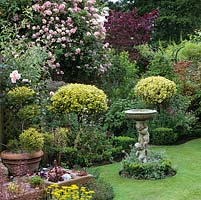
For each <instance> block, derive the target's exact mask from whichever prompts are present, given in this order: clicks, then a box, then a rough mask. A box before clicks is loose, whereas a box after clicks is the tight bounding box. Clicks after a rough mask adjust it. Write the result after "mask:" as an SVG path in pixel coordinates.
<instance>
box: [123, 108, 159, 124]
mask: <svg viewBox="0 0 201 200" xmlns="http://www.w3.org/2000/svg"><path fill="white" fill-rule="evenodd" d="M125 113H126V118H128V119H134V120H136V121H146V120H148V119H152V118H153V117H154V116H155V115H156V113H157V111H156V110H150V109H132V110H126V111H125Z"/></svg>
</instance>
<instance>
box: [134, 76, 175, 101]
mask: <svg viewBox="0 0 201 200" xmlns="http://www.w3.org/2000/svg"><path fill="white" fill-rule="evenodd" d="M176 91H177V89H176V84H175V83H174V82H173V81H170V80H168V79H166V78H164V77H162V76H150V77H148V78H145V79H141V80H140V81H139V82H138V83H137V85H136V86H135V88H134V92H135V94H136V95H137V96H140V97H142V99H143V100H144V101H145V102H146V103H149V104H161V103H163V102H164V101H166V100H168V99H170V98H171V97H172V96H173V95H174V94H175V93H176Z"/></svg>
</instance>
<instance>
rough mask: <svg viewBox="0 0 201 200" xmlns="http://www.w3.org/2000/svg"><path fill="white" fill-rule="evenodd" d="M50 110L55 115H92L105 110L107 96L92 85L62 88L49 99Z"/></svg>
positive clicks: (74, 85)
mask: <svg viewBox="0 0 201 200" xmlns="http://www.w3.org/2000/svg"><path fill="white" fill-rule="evenodd" d="M51 101H52V106H51V110H52V111H54V112H56V113H73V112H74V113H77V114H81V113H82V114H83V113H86V114H93V113H100V112H103V111H106V110H107V96H106V94H105V93H104V92H103V90H100V89H98V88H97V87H95V86H92V85H85V84H76V83H75V84H69V85H66V86H62V87H60V88H59V89H58V91H57V92H55V94H54V95H53V96H52V98H51Z"/></svg>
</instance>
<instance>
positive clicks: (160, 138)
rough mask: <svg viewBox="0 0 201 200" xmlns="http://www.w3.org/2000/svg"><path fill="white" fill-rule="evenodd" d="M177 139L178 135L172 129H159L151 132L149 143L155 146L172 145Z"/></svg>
mask: <svg viewBox="0 0 201 200" xmlns="http://www.w3.org/2000/svg"><path fill="white" fill-rule="evenodd" d="M177 139H178V133H175V132H174V131H173V129H172V128H165V127H159V128H156V129H154V130H153V131H152V132H151V143H152V144H156V145H164V144H165V145H166V144H174V143H175V142H176V141H177Z"/></svg>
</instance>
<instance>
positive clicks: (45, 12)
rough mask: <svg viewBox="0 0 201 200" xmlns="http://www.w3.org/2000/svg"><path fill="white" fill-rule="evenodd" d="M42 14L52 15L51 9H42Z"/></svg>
mask: <svg viewBox="0 0 201 200" xmlns="http://www.w3.org/2000/svg"><path fill="white" fill-rule="evenodd" d="M44 14H46V15H49V16H50V15H52V11H51V10H45V11H44Z"/></svg>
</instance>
